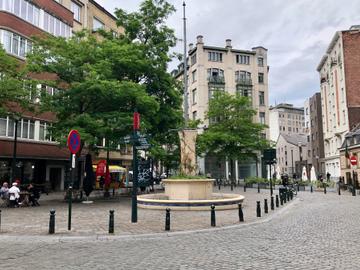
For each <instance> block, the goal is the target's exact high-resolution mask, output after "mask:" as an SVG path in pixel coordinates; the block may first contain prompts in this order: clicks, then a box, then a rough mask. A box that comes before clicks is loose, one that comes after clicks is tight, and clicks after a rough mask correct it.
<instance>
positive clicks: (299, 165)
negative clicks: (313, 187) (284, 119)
mask: <svg viewBox="0 0 360 270" xmlns="http://www.w3.org/2000/svg"><path fill="white" fill-rule="evenodd" d="M307 152H308V142H307V137H306V135H305V134H301V135H300V134H280V135H279V137H278V140H277V143H276V162H277V164H276V166H278V167H279V169H280V173H282V174H288V175H289V176H290V177H293V176H294V174H296V177H298V178H299V177H300V176H301V173H302V169H303V167H304V166H305V167H306V169H307V172H308V173H309V166H308V164H307ZM308 175H309V174H308ZM296 177H295V178H296Z"/></svg>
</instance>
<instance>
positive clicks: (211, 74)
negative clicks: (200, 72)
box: [207, 68, 224, 83]
mask: <svg viewBox="0 0 360 270" xmlns="http://www.w3.org/2000/svg"><path fill="white" fill-rule="evenodd" d="M207 77H208V81H209V82H213V83H224V71H223V70H222V69H218V68H208V70H207Z"/></svg>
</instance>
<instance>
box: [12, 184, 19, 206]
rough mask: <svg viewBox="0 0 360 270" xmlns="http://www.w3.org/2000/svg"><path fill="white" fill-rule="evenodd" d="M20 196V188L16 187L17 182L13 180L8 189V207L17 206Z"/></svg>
mask: <svg viewBox="0 0 360 270" xmlns="http://www.w3.org/2000/svg"><path fill="white" fill-rule="evenodd" d="M19 198H20V189H19V188H18V187H17V183H16V182H14V183H13V184H12V187H11V188H10V189H9V201H10V207H18V206H19Z"/></svg>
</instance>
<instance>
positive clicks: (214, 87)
mask: <svg viewBox="0 0 360 270" xmlns="http://www.w3.org/2000/svg"><path fill="white" fill-rule="evenodd" d="M216 91H225V87H224V85H209V99H211V98H213V97H214V94H215V93H216Z"/></svg>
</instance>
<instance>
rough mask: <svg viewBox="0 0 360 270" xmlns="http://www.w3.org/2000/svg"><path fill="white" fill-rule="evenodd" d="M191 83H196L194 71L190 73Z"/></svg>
mask: <svg viewBox="0 0 360 270" xmlns="http://www.w3.org/2000/svg"><path fill="white" fill-rule="evenodd" d="M191 74H192V82H193V83H194V82H196V70H194V71H193V72H192V73H191Z"/></svg>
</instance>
